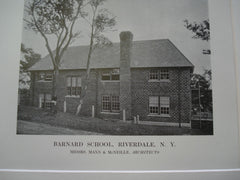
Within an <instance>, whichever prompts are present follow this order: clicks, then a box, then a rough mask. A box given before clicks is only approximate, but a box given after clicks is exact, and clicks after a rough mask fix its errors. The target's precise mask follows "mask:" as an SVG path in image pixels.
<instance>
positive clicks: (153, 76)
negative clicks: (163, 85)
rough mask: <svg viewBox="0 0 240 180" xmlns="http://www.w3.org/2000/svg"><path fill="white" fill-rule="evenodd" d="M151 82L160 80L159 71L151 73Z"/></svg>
mask: <svg viewBox="0 0 240 180" xmlns="http://www.w3.org/2000/svg"><path fill="white" fill-rule="evenodd" d="M149 79H150V80H158V79H159V78H158V70H151V71H150V73H149Z"/></svg>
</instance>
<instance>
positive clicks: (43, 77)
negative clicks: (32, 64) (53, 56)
mask: <svg viewBox="0 0 240 180" xmlns="http://www.w3.org/2000/svg"><path fill="white" fill-rule="evenodd" d="M38 80H39V81H52V80H53V74H52V73H51V72H40V73H39V74H38Z"/></svg>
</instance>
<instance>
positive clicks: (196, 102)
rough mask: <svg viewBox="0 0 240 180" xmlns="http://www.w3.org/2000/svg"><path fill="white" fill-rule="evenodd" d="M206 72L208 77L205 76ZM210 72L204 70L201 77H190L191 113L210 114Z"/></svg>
mask: <svg viewBox="0 0 240 180" xmlns="http://www.w3.org/2000/svg"><path fill="white" fill-rule="evenodd" d="M206 72H207V74H208V75H206ZM209 74H211V70H205V72H204V74H203V75H200V74H193V75H192V77H191V89H192V106H193V111H195V110H197V109H199V108H201V111H205V112H212V90H211V89H210V87H211V78H209Z"/></svg>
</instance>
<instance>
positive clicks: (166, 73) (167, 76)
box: [160, 69, 169, 80]
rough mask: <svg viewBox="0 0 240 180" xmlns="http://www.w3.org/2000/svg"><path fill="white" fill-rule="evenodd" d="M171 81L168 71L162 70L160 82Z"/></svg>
mask: <svg viewBox="0 0 240 180" xmlns="http://www.w3.org/2000/svg"><path fill="white" fill-rule="evenodd" d="M168 79H169V71H168V69H161V70H160V80H168Z"/></svg>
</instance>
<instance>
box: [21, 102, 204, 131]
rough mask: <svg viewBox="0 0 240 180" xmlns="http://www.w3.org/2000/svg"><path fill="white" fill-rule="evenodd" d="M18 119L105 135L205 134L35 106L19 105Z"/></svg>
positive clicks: (186, 129)
mask: <svg viewBox="0 0 240 180" xmlns="http://www.w3.org/2000/svg"><path fill="white" fill-rule="evenodd" d="M18 119H19V120H24V121H30V122H38V123H45V124H49V125H52V126H56V127H65V128H70V129H76V130H84V131H91V132H96V133H102V134H106V135H206V134H208V133H206V132H202V131H201V130H199V129H189V128H178V127H166V126H152V125H141V124H131V123H123V122H122V121H120V120H102V119H98V118H91V117H82V116H76V115H73V114H69V113H63V112H58V113H57V114H53V113H52V112H51V111H49V110H45V109H39V108H36V107H28V106H19V107H18Z"/></svg>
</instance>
